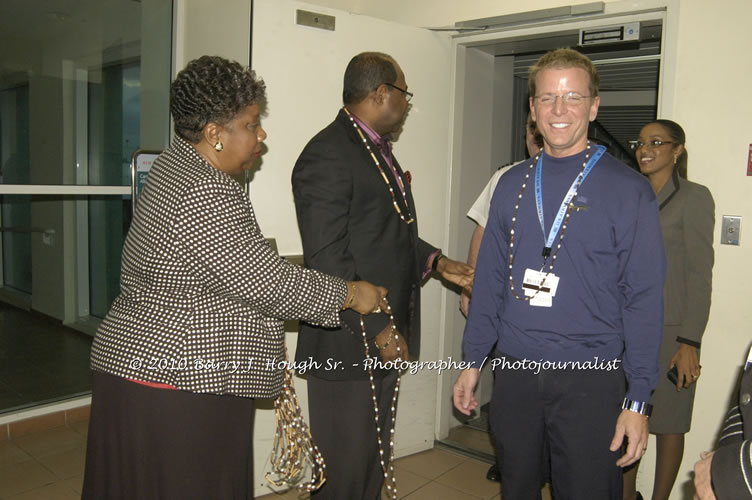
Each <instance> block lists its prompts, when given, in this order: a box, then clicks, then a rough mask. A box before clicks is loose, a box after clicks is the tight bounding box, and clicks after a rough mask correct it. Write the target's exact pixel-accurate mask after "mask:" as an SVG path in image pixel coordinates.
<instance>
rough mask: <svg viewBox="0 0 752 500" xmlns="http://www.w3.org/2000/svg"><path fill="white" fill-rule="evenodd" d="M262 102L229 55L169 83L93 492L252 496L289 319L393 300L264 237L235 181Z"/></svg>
mask: <svg viewBox="0 0 752 500" xmlns="http://www.w3.org/2000/svg"><path fill="white" fill-rule="evenodd" d="M264 99H265V86H264V83H263V81H261V80H260V79H257V78H256V76H255V74H254V72H253V71H251V70H250V69H248V68H244V67H242V66H241V65H240V64H238V63H236V62H231V61H227V60H225V59H222V58H219V57H209V56H204V57H201V58H199V59H196V60H194V61H191V62H190V63H189V64H188V66H187V67H186V68H185V69H184V70H183V71H181V72H180V73H179V74H178V76H177V78H176V79H175V81H174V82H173V84H172V87H171V89H170V111H171V114H172V117H173V120H174V123H175V133H176V137H175V139H174V140H173V143H172V145H171V146H170V148H169V149H167V150H166V151H165V152H164V153H163V154H162V155H160V156H159V158H158V159H157V160H156V161H155V162H154V166H153V167H152V169H151V171H150V173H149V177H148V180H147V183H146V186H145V187H144V190H143V193H142V195H141V196H140V197H139V199H138V204H137V207H136V213H135V216H134V218H133V222H132V224H131V227H130V230H129V232H128V236H127V238H126V241H125V247H124V249H123V259H122V272H121V278H120V288H121V290H120V295H119V296H118V297H117V298H116V299H115V301H114V302H113V304H112V308H111V309H110V311H109V313H108V314H107V316H106V318H105V319H104V321H103V322H102V324H101V326H100V328H99V330H98V331H97V334H96V337H95V339H94V343H93V345H92V352H91V367H92V369H93V370H94V386H93V395H92V409H91V420H90V428H89V438H88V449H87V457H86V472H85V479H84V488H83V498H85V499H87V498H97V499H105V498H108V499H111V498H127V499H135V498H138V499H151V498H154V499H156V498H160V499H167V498H181V499H188V498H201V499H206V498H222V499H224V498H251V497H252V492H253V478H252V470H253V466H252V458H253V448H252V443H251V439H252V424H253V412H254V399H255V398H274V397H276V396H277V395H278V394H279V393H280V391H281V389H282V371H281V369H280V366H281V365H282V364H283V363H284V359H285V347H284V329H283V321H284V320H290V319H303V320H305V321H307V322H309V323H314V324H319V325H322V326H328V327H337V326H339V324H340V318H339V312H340V311H341V310H342V309H345V308H352V309H354V310H356V311H358V312H360V313H361V314H366V313H368V312H370V311H372V310H376V309H377V308H379V307H383V308H386V307H387V305H386V302H385V301H384V298H383V297H384V296H385V295H386V290H385V289H384V288H381V287H375V286H373V285H371V284H370V283H367V282H355V283H353V282H347V281H344V280H342V279H339V278H335V277H331V276H327V275H325V274H322V273H319V272H316V271H313V270H309V269H303V268H301V267H299V266H296V265H293V264H290V263H289V262H287V261H285V260H284V259H282V258H280V257H279V256H278V255H276V253H275V252H274V251H273V250H272V249H271V248H270V246H269V245H268V243H267V242H266V240H265V238H264V236H263V235H262V234H261V230H260V229H259V226H258V224H257V223H256V218H255V215H254V212H253V207H252V206H251V203H250V200H249V199H248V197H247V196H246V195H245V194H244V192H243V190H242V189H241V187H240V185H239V184H238V183H237V182H236V181H235V180H233V178H232V177H231V176H233V175H237V174H240V173H242V172H244V171H245V170H247V169H249V168H251V166H252V165H253V163H254V162H255V161H256V160H257V159H258V157H259V156H260V155H261V143H262V142H263V141H264V139H265V138H266V132H265V131H264V129H263V128H262V127H261V124H260V120H259V104H260V103H263V101H264ZM280 362H282V363H280Z"/></svg>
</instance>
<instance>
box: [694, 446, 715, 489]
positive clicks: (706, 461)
mask: <svg viewBox="0 0 752 500" xmlns="http://www.w3.org/2000/svg"><path fill="white" fill-rule="evenodd" d="M713 453H715V452H713V451H703V452H702V453H700V461H699V462H697V463H696V464H695V500H716V498H715V492H713V485H712V483H711V476H710V465H711V463H712V461H713Z"/></svg>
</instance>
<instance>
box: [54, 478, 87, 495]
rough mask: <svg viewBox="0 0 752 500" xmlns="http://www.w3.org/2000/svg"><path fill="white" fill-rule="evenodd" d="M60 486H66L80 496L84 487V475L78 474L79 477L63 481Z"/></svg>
mask: <svg viewBox="0 0 752 500" xmlns="http://www.w3.org/2000/svg"><path fill="white" fill-rule="evenodd" d="M60 484H64V485H65V486H67V487H68V488H70V489H72V490H73V491H75V492H76V493H78V494H79V496H80V495H81V490H82V489H83V486H84V475H83V474H78V475H77V476H73V477H72V478H70V479H63V480H62V481H60Z"/></svg>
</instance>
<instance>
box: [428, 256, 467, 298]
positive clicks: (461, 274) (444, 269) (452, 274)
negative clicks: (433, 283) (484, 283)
mask: <svg viewBox="0 0 752 500" xmlns="http://www.w3.org/2000/svg"><path fill="white" fill-rule="evenodd" d="M436 270H437V271H438V272H439V274H441V277H442V278H444V279H445V280H447V281H449V282H450V283H454V284H455V285H459V286H460V287H461V288H462V289H463V290H464V291H465V292H466V293H468V294H472V292H473V281H474V280H475V269H474V268H473V267H471V266H469V265H467V264H465V263H464V262H459V261H457V260H452V259H450V258H449V257H443V258H441V259H440V260H439V262H438V264H437V266H436Z"/></svg>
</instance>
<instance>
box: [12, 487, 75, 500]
mask: <svg viewBox="0 0 752 500" xmlns="http://www.w3.org/2000/svg"><path fill="white" fill-rule="evenodd" d="M3 498H4V499H5V500H53V499H54V500H78V499H79V498H81V494H80V493H76V492H75V491H73V490H72V489H70V488H68V487H67V486H66V485H64V484H62V483H53V484H49V485H47V486H42V487H41V488H36V489H33V490H30V491H26V492H24V493H19V494H18V495H12V496H9V497H3Z"/></svg>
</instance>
